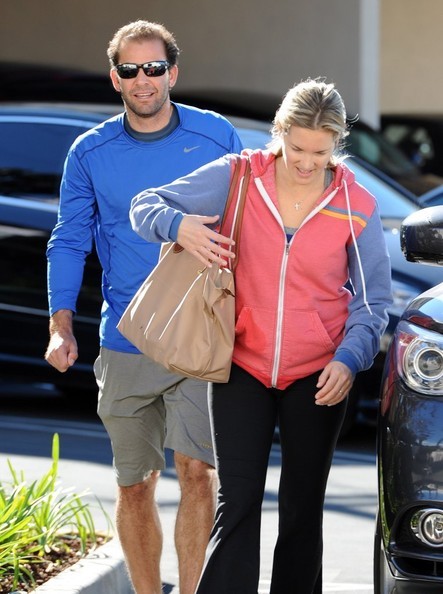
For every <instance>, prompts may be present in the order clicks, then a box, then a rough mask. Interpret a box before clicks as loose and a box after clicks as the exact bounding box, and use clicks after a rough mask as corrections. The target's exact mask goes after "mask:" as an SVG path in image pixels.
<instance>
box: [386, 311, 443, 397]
mask: <svg viewBox="0 0 443 594" xmlns="http://www.w3.org/2000/svg"><path fill="white" fill-rule="evenodd" d="M396 347H397V362H398V373H399V375H400V377H402V378H403V380H404V381H405V383H406V384H407V385H408V386H409V387H410V388H412V389H413V390H415V391H416V392H419V393H421V394H428V395H430V396H442V395H443V336H442V335H441V334H438V333H437V332H432V331H431V330H427V329H426V328H421V327H419V326H415V324H410V323H409V322H406V321H404V320H402V321H401V322H399V324H398V327H397V330H396Z"/></svg>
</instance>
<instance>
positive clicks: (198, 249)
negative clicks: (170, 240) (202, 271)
mask: <svg viewBox="0 0 443 594" xmlns="http://www.w3.org/2000/svg"><path fill="white" fill-rule="evenodd" d="M219 218H220V217H219V216H218V215H215V216H212V217H203V216H199V215H185V216H184V217H183V219H182V221H181V223H180V225H179V227H178V233H177V243H178V244H179V245H181V246H182V247H183V248H184V249H185V250H187V251H188V252H189V253H190V254H192V255H193V256H195V257H196V258H198V259H199V260H200V262H202V263H203V264H204V265H205V266H209V267H210V266H211V265H212V262H216V263H217V264H220V266H227V260H226V258H235V254H234V253H233V252H231V251H230V249H226V248H222V247H220V246H219V245H218V243H216V242H220V243H222V244H225V245H228V246H232V245H234V243H235V242H234V241H232V240H231V239H229V237H226V236H225V235H220V233H217V232H216V231H212V229H210V228H209V227H208V226H207V225H213V224H214V223H216V222H217V221H218V219H219Z"/></svg>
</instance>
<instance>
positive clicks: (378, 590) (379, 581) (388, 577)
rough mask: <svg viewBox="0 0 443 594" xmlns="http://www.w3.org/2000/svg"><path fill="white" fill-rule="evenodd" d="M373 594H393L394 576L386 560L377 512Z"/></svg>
mask: <svg viewBox="0 0 443 594" xmlns="http://www.w3.org/2000/svg"><path fill="white" fill-rule="evenodd" d="M373 568H374V594H393V593H394V592H395V578H394V577H393V575H392V573H391V571H390V569H389V565H388V562H387V560H386V554H385V549H384V545H383V537H382V530H381V522H380V516H379V514H377V520H376V527H375V535H374V563H373Z"/></svg>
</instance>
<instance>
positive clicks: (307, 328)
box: [280, 310, 336, 370]
mask: <svg viewBox="0 0 443 594" xmlns="http://www.w3.org/2000/svg"><path fill="white" fill-rule="evenodd" d="M335 350H336V344H334V341H333V340H332V338H331V337H330V336H329V334H328V332H327V330H326V328H325V326H324V324H323V322H322V321H321V319H320V316H319V315H318V312H317V311H315V310H309V311H303V310H289V311H286V313H285V315H284V322H283V328H282V335H281V357H280V359H281V366H283V367H284V368H286V369H287V370H288V369H297V368H299V367H300V366H304V365H306V364H310V363H311V362H315V361H317V360H322V359H323V358H324V357H325V355H327V354H329V353H334V352H335Z"/></svg>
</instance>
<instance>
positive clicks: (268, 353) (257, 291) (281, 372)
mask: <svg viewBox="0 0 443 594" xmlns="http://www.w3.org/2000/svg"><path fill="white" fill-rule="evenodd" d="M250 162H251V178H250V183H249V189H248V194H247V200H246V205H245V210H244V216H243V223H242V229H241V236H240V242H239V246H237V249H238V251H239V260H238V266H237V269H236V275H235V277H236V320H237V321H236V342H235V347H234V356H233V361H234V362H235V363H236V364H237V365H239V366H241V367H242V368H244V369H246V370H247V371H248V372H249V373H251V374H252V375H253V376H254V377H256V378H257V379H259V380H260V381H261V382H262V383H263V384H265V385H266V386H268V387H270V386H274V387H277V388H279V389H284V388H285V387H287V386H288V385H289V384H291V383H292V382H293V381H294V380H296V379H298V378H301V377H304V376H307V375H310V374H311V373H314V372H315V371H318V370H320V369H322V368H323V367H324V366H325V365H326V364H327V363H328V362H329V361H330V360H331V359H332V358H333V356H334V353H335V351H336V349H337V347H338V346H339V345H340V343H341V341H342V339H343V335H344V330H345V324H346V320H347V318H348V304H349V302H350V300H351V294H350V292H349V291H348V290H347V289H346V288H344V285H345V284H346V282H347V280H348V278H349V271H348V255H347V247H348V246H349V245H350V244H353V243H354V242H355V241H356V240H357V239H358V237H359V235H360V233H361V232H362V231H363V229H364V228H365V226H366V224H367V221H368V219H369V218H370V217H371V216H372V214H373V212H374V209H375V200H374V198H373V197H372V196H371V195H370V194H369V193H368V192H367V191H366V190H365V189H364V188H362V187H361V186H359V185H358V184H357V183H355V181H354V174H353V173H352V172H351V171H350V170H349V169H348V168H347V167H346V166H343V165H339V166H337V168H336V173H335V176H334V180H333V182H332V184H331V185H330V186H329V188H327V190H326V191H325V193H324V195H323V196H322V198H321V199H320V200H319V201H318V203H317V206H316V207H315V209H314V210H313V211H312V212H311V213H310V215H309V216H308V217H307V218H306V219H305V220H304V221H303V223H302V225H301V226H300V227H299V229H298V230H297V231H296V233H295V235H294V237H293V238H292V241H291V242H290V243H289V244H288V242H287V238H286V234H285V230H284V227H283V224H282V220H281V217H280V215H279V213H278V206H277V198H276V187H275V156H274V155H273V154H272V153H270V152H263V151H256V152H253V153H252V154H251V155H250ZM247 163H248V159H247V157H246V156H243V172H244V170H245V169H246V167H247ZM347 193H348V195H349V196H350V199H351V202H352V214H351V218H352V230H353V234H354V237H353V234H352V232H351V226H350V213H349V211H348V204H347V197H346V195H347ZM234 206H235V205H234ZM233 210H234V209H233V208H231V212H230V213H229V214H228V217H227V220H226V225H225V226H224V230H225V234H226V230H227V229H229V228H230V225H231V221H232V215H233ZM222 233H223V229H222Z"/></svg>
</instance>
